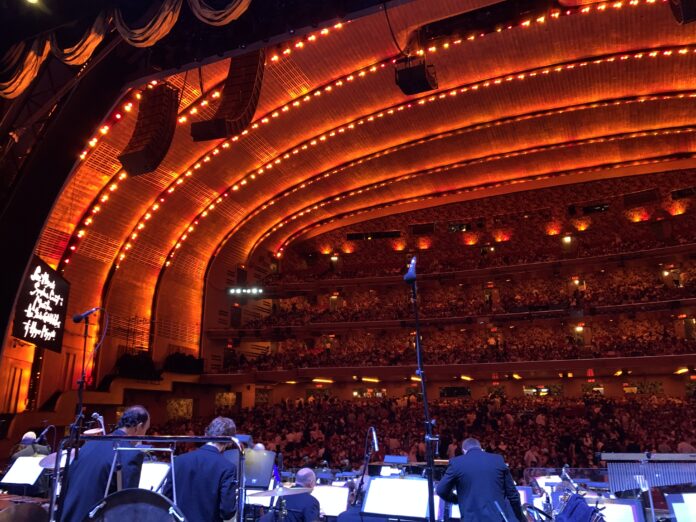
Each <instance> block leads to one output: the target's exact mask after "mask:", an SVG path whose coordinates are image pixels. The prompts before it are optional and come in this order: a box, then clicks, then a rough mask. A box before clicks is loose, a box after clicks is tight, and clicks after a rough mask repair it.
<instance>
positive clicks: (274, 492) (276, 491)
mask: <svg viewBox="0 0 696 522" xmlns="http://www.w3.org/2000/svg"><path fill="white" fill-rule="evenodd" d="M311 492H312V488H284V487H283V486H278V487H276V488H273V489H269V490H268V491H259V492H258V493H252V494H251V495H249V496H250V497H287V496H289V495H300V494H301V493H311Z"/></svg>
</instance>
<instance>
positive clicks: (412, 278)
mask: <svg viewBox="0 0 696 522" xmlns="http://www.w3.org/2000/svg"><path fill="white" fill-rule="evenodd" d="M404 281H405V282H406V283H407V284H408V285H409V286H410V287H411V302H412V303H413V316H414V318H415V321H416V360H417V364H418V367H417V369H416V375H418V377H420V381H421V393H422V394H423V417H424V422H425V461H426V466H425V475H426V477H427V479H428V522H435V491H434V488H435V483H434V475H435V460H434V457H433V447H432V444H433V443H437V442H438V441H439V440H440V439H439V437H437V436H434V435H433V421H432V420H431V419H430V412H429V411H428V393H427V389H426V381H425V370H423V351H422V349H421V344H420V323H419V321H418V288H417V286H416V256H413V259H411V263H410V264H409V267H408V272H406V275H404Z"/></svg>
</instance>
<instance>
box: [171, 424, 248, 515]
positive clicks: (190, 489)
mask: <svg viewBox="0 0 696 522" xmlns="http://www.w3.org/2000/svg"><path fill="white" fill-rule="evenodd" d="M236 433H237V427H236V426H235V424H234V421H233V420H232V419H228V418H227V417H217V418H216V419H213V421H212V422H211V423H210V424H209V425H208V427H207V428H206V429H205V435H206V436H207V437H232V436H234V435H235V434H236ZM230 445H231V443H230V444H222V443H218V442H209V443H207V444H205V445H204V446H201V447H200V448H198V449H197V450H195V451H191V452H189V453H184V454H183V455H179V456H178V457H176V459H175V460H174V470H175V471H174V473H175V476H174V478H175V480H176V503H177V507H178V508H179V509H180V510H181V511H182V513H183V514H184V516H185V517H186V521H187V522H220V521H222V520H229V519H231V518H232V517H233V516H234V514H235V512H236V511H237V483H238V480H237V466H235V465H234V464H233V463H232V462H230V461H229V460H227V459H226V458H225V457H224V456H223V452H224V451H225V450H226V449H227V448H228V447H229V446H230ZM164 494H165V495H166V496H167V497H169V498H170V499H172V500H174V491H173V484H172V480H171V473H170V475H169V476H168V477H167V482H166V484H165V486H164Z"/></svg>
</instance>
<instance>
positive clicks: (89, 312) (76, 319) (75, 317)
mask: <svg viewBox="0 0 696 522" xmlns="http://www.w3.org/2000/svg"><path fill="white" fill-rule="evenodd" d="M97 310H101V307H99V306H95V307H94V308H90V309H89V310H87V311H86V312H82V313H81V314H75V315H73V317H72V320H73V322H74V323H81V322H82V321H83V320H84V318H85V317H87V316H88V315H92V314H93V313H94V312H96V311H97Z"/></svg>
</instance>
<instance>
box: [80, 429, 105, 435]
mask: <svg viewBox="0 0 696 522" xmlns="http://www.w3.org/2000/svg"><path fill="white" fill-rule="evenodd" d="M82 434H83V435H104V431H103V430H102V429H101V428H90V429H88V430H85V431H83V432H82Z"/></svg>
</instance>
